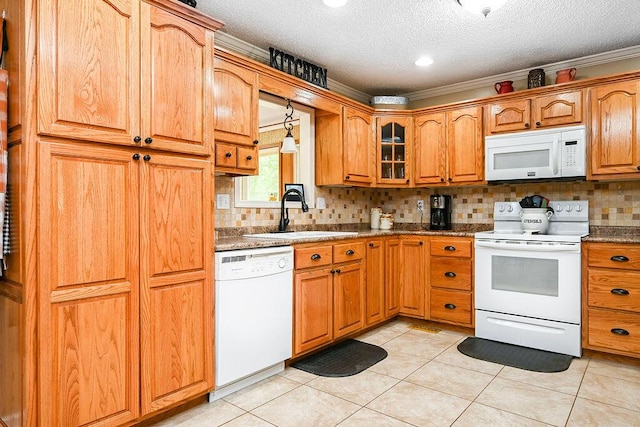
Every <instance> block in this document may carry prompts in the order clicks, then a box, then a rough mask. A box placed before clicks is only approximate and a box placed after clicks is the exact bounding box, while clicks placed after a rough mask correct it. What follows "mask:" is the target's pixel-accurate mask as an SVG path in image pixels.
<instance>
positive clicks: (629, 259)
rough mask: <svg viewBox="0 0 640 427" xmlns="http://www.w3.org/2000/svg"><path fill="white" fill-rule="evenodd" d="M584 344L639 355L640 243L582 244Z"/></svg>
mask: <svg viewBox="0 0 640 427" xmlns="http://www.w3.org/2000/svg"><path fill="white" fill-rule="evenodd" d="M583 282H584V285H583V293H584V295H585V299H586V303H585V302H584V301H583V304H582V306H583V333H582V335H583V347H584V348H588V349H592V350H598V351H604V352H609V353H616V354H622V355H626V356H633V357H639V356H640V245H631V244H613V243H585V244H584V245H583Z"/></svg>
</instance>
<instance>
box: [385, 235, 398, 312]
mask: <svg viewBox="0 0 640 427" xmlns="http://www.w3.org/2000/svg"><path fill="white" fill-rule="evenodd" d="M400 248H401V240H400V238H399V237H390V238H387V239H386V240H385V242H384V256H385V260H384V289H385V308H384V314H385V318H386V319H390V318H392V317H394V316H396V315H398V314H400V308H401V307H402V303H401V299H400V291H401V288H402V277H401V273H402V255H401V251H400Z"/></svg>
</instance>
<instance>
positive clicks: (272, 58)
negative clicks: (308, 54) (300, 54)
mask: <svg viewBox="0 0 640 427" xmlns="http://www.w3.org/2000/svg"><path fill="white" fill-rule="evenodd" d="M269 66H271V67H272V68H275V69H276V70H280V71H284V72H285V73H287V74H290V75H292V76H295V77H297V78H299V79H302V80H304V81H306V82H308V83H311V84H313V85H316V86H320V87H322V88H325V89H327V69H326V68H322V67H318V66H317V65H315V64H312V63H310V62H307V61H304V60H302V59H300V58H296V57H294V56H293V55H290V54H288V53H286V52H283V51H281V50H278V49H275V48H273V47H270V48H269Z"/></svg>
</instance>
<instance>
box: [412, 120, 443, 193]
mask: <svg viewBox="0 0 640 427" xmlns="http://www.w3.org/2000/svg"><path fill="white" fill-rule="evenodd" d="M446 120H447V119H446V114H445V113H443V112H441V113H430V114H423V115H420V116H418V117H416V118H415V129H416V130H415V134H416V144H415V158H416V161H415V173H414V181H415V183H416V185H423V184H444V183H446V182H447V122H446Z"/></svg>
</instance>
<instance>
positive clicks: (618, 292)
mask: <svg viewBox="0 0 640 427" xmlns="http://www.w3.org/2000/svg"><path fill="white" fill-rule="evenodd" d="M611 293H612V294H614V295H629V291H628V290H626V289H620V288H614V289H611Z"/></svg>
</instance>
